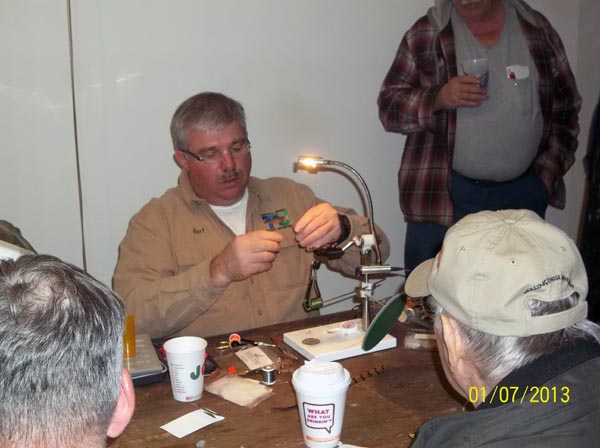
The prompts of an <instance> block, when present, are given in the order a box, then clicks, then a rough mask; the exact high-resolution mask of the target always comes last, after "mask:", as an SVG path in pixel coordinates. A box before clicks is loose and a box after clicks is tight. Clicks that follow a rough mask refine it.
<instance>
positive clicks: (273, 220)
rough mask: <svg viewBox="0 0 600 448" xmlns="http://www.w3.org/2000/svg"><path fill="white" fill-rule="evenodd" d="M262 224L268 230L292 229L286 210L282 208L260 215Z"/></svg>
mask: <svg viewBox="0 0 600 448" xmlns="http://www.w3.org/2000/svg"><path fill="white" fill-rule="evenodd" d="M260 217H261V218H262V220H263V222H264V223H265V224H266V225H267V228H268V230H280V229H285V228H287V227H292V220H291V219H290V214H289V213H288V211H287V209H285V208H282V209H280V210H275V211H274V212H270V213H263V214H261V215H260Z"/></svg>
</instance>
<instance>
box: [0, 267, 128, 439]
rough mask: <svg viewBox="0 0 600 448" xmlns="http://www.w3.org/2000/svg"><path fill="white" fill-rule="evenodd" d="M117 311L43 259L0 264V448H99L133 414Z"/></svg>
mask: <svg viewBox="0 0 600 448" xmlns="http://www.w3.org/2000/svg"><path fill="white" fill-rule="evenodd" d="M124 316H125V307H124V305H123V303H122V302H121V300H120V299H119V298H118V297H117V295H116V294H114V293H113V292H112V291H111V290H110V289H109V288H107V287H106V286H104V285H103V284H102V283H100V282H98V281H97V280H95V279H94V278H92V277H91V276H89V275H88V274H86V273H85V272H83V271H82V270H80V269H79V268H76V267H74V266H71V265H69V264H67V263H64V262H62V261H60V260H59V259H57V258H55V257H52V256H49V255H23V256H21V257H20V258H18V259H17V260H2V261H0V447H2V448H25V447H43V448H74V447H86V448H95V447H104V446H106V437H107V436H108V437H116V436H118V435H119V434H120V433H121V432H122V431H123V429H125V427H126V426H127V424H128V423H129V420H130V419H131V416H132V415H133V410H134V407H135V393H134V390H133V384H132V382H131V378H130V376H129V373H128V372H127V370H126V369H123V367H122V363H123V322H124Z"/></svg>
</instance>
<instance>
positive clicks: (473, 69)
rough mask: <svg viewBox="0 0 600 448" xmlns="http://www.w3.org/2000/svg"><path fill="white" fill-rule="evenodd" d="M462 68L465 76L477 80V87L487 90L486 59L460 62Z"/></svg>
mask: <svg viewBox="0 0 600 448" xmlns="http://www.w3.org/2000/svg"><path fill="white" fill-rule="evenodd" d="M462 68H463V72H464V73H465V75H470V76H475V77H476V78H479V86H480V87H485V88H487V86H488V81H489V77H490V75H489V67H488V60H487V59H486V58H480V59H467V60H466V61H463V62H462Z"/></svg>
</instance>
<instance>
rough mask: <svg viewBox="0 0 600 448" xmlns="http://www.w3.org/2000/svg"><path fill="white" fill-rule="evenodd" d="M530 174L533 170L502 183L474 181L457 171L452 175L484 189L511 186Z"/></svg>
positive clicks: (483, 180) (482, 180) (501, 181)
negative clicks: (510, 184)
mask: <svg viewBox="0 0 600 448" xmlns="http://www.w3.org/2000/svg"><path fill="white" fill-rule="evenodd" d="M530 172H531V168H529V169H527V170H525V172H524V173H523V174H521V175H520V176H517V177H515V178H514V179H510V180H500V181H497V180H485V179H472V178H470V177H467V176H463V175H462V174H460V173H457V172H456V171H452V175H453V176H457V177H460V178H461V179H465V180H468V181H469V182H473V183H474V184H476V185H481V186H482V187H491V186H494V185H504V184H509V183H511V182H514V181H515V180H519V179H523V178H524V177H527V176H529V173H530Z"/></svg>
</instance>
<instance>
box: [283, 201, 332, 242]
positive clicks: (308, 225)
mask: <svg viewBox="0 0 600 448" xmlns="http://www.w3.org/2000/svg"><path fill="white" fill-rule="evenodd" d="M294 232H296V241H298V244H300V246H302V247H305V248H306V249H308V250H315V249H317V248H318V247H321V246H323V245H324V244H327V243H331V242H333V241H337V240H338V238H339V237H340V234H341V232H342V229H341V227H340V220H339V218H338V211H337V210H336V209H335V208H333V206H332V205H331V204H327V203H326V202H324V203H321V204H319V205H316V206H314V207H312V208H311V209H309V210H308V211H307V212H306V213H304V215H302V217H301V218H300V219H299V220H298V222H296V225H295V226H294Z"/></svg>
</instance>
